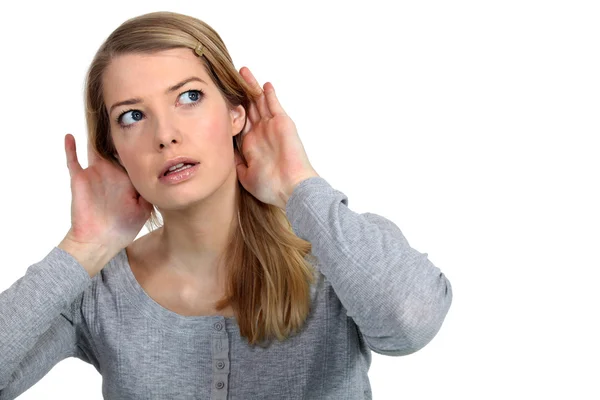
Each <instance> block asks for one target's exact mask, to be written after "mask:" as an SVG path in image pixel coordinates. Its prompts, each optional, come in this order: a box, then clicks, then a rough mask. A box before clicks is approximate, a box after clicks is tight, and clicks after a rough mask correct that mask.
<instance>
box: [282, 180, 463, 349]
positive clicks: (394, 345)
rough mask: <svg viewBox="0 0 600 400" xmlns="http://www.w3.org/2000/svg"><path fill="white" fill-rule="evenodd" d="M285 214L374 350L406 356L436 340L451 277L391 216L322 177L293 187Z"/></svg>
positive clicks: (449, 294)
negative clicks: (357, 203)
mask: <svg viewBox="0 0 600 400" xmlns="http://www.w3.org/2000/svg"><path fill="white" fill-rule="evenodd" d="M286 215H287V217H288V219H289V221H290V223H291V225H292V229H293V231H294V233H295V234H296V235H297V236H298V237H300V238H302V239H304V240H307V241H309V242H310V243H311V244H312V254H313V255H314V256H315V257H316V258H317V259H318V261H319V262H318V264H319V270H320V272H321V273H322V274H323V275H324V276H325V277H326V279H327V280H328V281H329V282H330V284H331V286H332V288H333V289H334V291H335V293H336V295H337V296H338V298H339V300H340V302H341V303H342V305H343V306H344V308H345V309H346V310H347V316H348V317H351V318H352V319H353V320H354V322H355V323H356V325H357V326H358V328H359V329H360V331H361V333H362V335H363V338H364V339H365V342H366V344H367V345H368V346H369V348H370V349H371V350H373V351H375V352H377V353H379V354H384V355H390V356H401V355H407V354H411V353H414V352H415V351H417V350H419V349H421V348H422V347H424V346H425V345H426V344H427V343H429V342H430V341H431V340H432V339H433V338H434V336H435V335H436V334H437V332H438V331H439V329H440V328H441V325H442V322H443V321H444V319H445V317H446V314H447V312H448V310H449V308H450V304H451V302H452V287H451V285H450V281H449V280H448V279H447V278H446V277H445V276H444V274H443V273H442V272H441V271H440V269H439V268H437V267H436V266H434V265H433V264H432V263H431V261H429V259H428V258H427V253H420V252H418V251H417V250H415V249H413V248H411V247H410V245H409V243H408V241H407V240H406V238H405V237H404V235H403V234H402V232H401V231H400V229H399V228H398V227H397V226H396V225H395V224H394V223H393V222H391V221H390V220H388V219H386V218H384V217H382V216H379V215H377V214H373V213H363V214H358V213H355V212H353V211H352V210H350V209H349V208H348V198H347V196H346V195H345V194H344V193H342V192H340V191H338V190H336V189H334V188H333V187H331V185H330V184H329V183H328V182H327V181H326V180H325V179H323V178H321V177H311V178H308V179H306V180H304V181H302V182H300V183H299V184H298V185H297V186H296V187H295V188H294V191H293V193H292V195H291V196H290V197H289V199H288V202H287V204H286Z"/></svg>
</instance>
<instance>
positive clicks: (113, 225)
mask: <svg viewBox="0 0 600 400" xmlns="http://www.w3.org/2000/svg"><path fill="white" fill-rule="evenodd" d="M65 152H66V155H67V167H68V168H69V174H70V176H71V196H72V200H71V229H70V230H69V232H68V234H67V236H66V237H65V239H68V240H69V241H72V242H75V243H78V244H85V245H88V244H89V245H93V246H99V247H102V248H105V249H109V250H110V251H112V252H114V254H116V252H118V251H120V249H123V248H125V247H127V246H128V245H129V244H130V243H131V242H133V241H134V240H135V238H136V236H137V234H138V233H139V232H140V230H141V228H142V227H143V226H144V223H145V222H146V221H147V220H148V218H149V217H150V212H151V211H152V204H150V203H148V202H147V201H146V199H144V198H143V197H142V196H141V195H140V194H139V193H138V192H137V190H136V189H135V188H134V187H133V184H132V183H131V180H130V179H129V176H128V175H127V174H126V173H125V172H123V170H122V169H120V168H119V167H117V166H115V165H114V164H112V163H111V162H109V161H107V160H105V159H103V158H101V157H100V156H99V155H98V154H97V153H96V151H95V150H94V149H93V147H92V146H91V143H88V165H89V166H88V167H87V168H86V169H83V168H81V165H80V164H79V161H78V160H77V148H76V146H75V137H74V136H73V135H71V134H66V135H65Z"/></svg>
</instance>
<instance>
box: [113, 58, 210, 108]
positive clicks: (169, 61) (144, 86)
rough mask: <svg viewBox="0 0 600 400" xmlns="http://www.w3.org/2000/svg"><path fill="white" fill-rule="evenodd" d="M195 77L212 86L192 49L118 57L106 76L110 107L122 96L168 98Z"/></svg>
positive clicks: (199, 82) (205, 84)
mask: <svg viewBox="0 0 600 400" xmlns="http://www.w3.org/2000/svg"><path fill="white" fill-rule="evenodd" d="M192 77H197V78H198V79H199V81H196V83H197V84H200V85H202V86H210V85H211V79H210V77H209V76H208V74H207V73H206V70H205V69H204V66H203V64H202V62H201V61H200V60H199V59H198V57H197V56H196V55H195V54H194V52H193V50H191V49H170V50H165V51H161V52H159V53H154V54H124V55H119V56H117V57H115V58H114V59H113V60H112V61H111V62H110V64H109V65H108V66H107V68H106V70H105V72H104V74H103V76H102V81H103V82H102V86H103V88H104V93H103V94H104V100H105V101H106V104H107V105H108V104H111V103H112V102H116V101H120V100H121V98H122V97H124V96H125V97H134V96H136V97H139V96H143V95H144V94H147V95H163V94H164V95H167V94H168V93H169V92H168V89H169V88H172V87H173V86H174V85H177V84H178V83H180V82H182V81H183V80H187V79H189V78H192Z"/></svg>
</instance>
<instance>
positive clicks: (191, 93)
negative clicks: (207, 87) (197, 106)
mask: <svg viewBox="0 0 600 400" xmlns="http://www.w3.org/2000/svg"><path fill="white" fill-rule="evenodd" d="M201 95H202V91H201V90H188V91H187V92H183V93H181V95H180V96H179V98H180V99H184V100H191V102H192V103H195V102H197V101H199V100H200V96H201ZM183 104H190V103H185V102H184V103H183Z"/></svg>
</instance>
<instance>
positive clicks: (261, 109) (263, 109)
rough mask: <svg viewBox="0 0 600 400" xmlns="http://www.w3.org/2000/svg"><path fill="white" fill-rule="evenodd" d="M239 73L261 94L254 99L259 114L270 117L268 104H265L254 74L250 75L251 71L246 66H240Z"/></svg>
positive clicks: (263, 95)
mask: <svg viewBox="0 0 600 400" xmlns="http://www.w3.org/2000/svg"><path fill="white" fill-rule="evenodd" d="M240 74H241V75H242V77H243V78H244V79H245V80H246V82H247V83H248V84H249V85H250V86H252V87H253V88H254V89H255V90H256V91H257V92H259V93H261V95H260V96H259V97H258V98H257V99H256V100H255V101H256V106H257V108H258V113H259V114H260V116H261V117H263V118H269V117H272V115H271V113H270V112H269V106H268V105H267V99H266V98H265V93H264V91H263V90H262V88H261V87H260V85H259V84H258V81H257V80H256V78H255V77H254V75H252V72H250V69H248V67H242V69H240Z"/></svg>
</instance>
